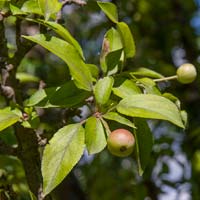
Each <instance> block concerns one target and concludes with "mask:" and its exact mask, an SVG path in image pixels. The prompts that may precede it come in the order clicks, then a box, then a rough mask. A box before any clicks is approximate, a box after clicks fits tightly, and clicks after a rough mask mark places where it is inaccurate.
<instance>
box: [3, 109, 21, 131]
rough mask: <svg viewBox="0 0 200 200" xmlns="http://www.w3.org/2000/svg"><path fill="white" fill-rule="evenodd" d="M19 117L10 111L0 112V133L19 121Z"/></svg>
mask: <svg viewBox="0 0 200 200" xmlns="http://www.w3.org/2000/svg"><path fill="white" fill-rule="evenodd" d="M19 119H20V116H19V115H17V114H15V113H14V112H13V111H11V110H10V109H3V110H0V131H2V130H3V129H5V128H7V127H9V126H11V125H13V124H15V123H16V122H17V121H19Z"/></svg>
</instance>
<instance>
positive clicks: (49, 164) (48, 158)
mask: <svg viewBox="0 0 200 200" xmlns="http://www.w3.org/2000/svg"><path fill="white" fill-rule="evenodd" d="M84 140H85V139H84V129H83V127H82V126H81V125H80V124H70V125H67V126H65V127H63V128H61V129H60V130H58V132H56V133H55V134H54V136H53V138H52V139H51V140H50V141H49V144H47V145H46V147H45V149H44V153H43V157H42V176H43V189H44V194H45V195H47V194H49V193H50V192H51V191H52V190H53V189H54V188H55V187H56V186H57V185H58V184H60V183H61V181H62V180H63V179H64V178H65V177H66V176H67V174H68V173H69V172H70V171H71V170H72V168H73V167H74V165H75V164H76V163H77V162H78V161H79V160H80V158H81V156H82V154H83V150H84V146H85V145H84Z"/></svg>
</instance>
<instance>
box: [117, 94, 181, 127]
mask: <svg viewBox="0 0 200 200" xmlns="http://www.w3.org/2000/svg"><path fill="white" fill-rule="evenodd" d="M117 111H118V112H120V113H122V114H124V115H128V116H132V117H141V118H150V119H161V120H167V121H169V122H171V123H173V124H175V125H177V126H179V127H181V128H184V125H183V123H182V120H181V115H180V112H179V110H178V108H177V106H176V105H175V104H174V103H172V102H171V101H170V100H168V99H166V98H164V97H162V96H158V95H152V94H136V95H131V96H128V97H126V98H125V99H122V100H121V101H120V102H119V104H118V105H117Z"/></svg>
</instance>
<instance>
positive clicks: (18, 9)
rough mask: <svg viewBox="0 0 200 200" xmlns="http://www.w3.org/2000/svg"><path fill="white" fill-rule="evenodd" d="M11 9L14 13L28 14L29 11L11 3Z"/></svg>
mask: <svg viewBox="0 0 200 200" xmlns="http://www.w3.org/2000/svg"><path fill="white" fill-rule="evenodd" d="M10 11H11V12H12V14H13V15H26V14H27V13H26V12H24V11H22V10H21V9H20V8H18V7H17V6H15V5H13V4H11V3H10Z"/></svg>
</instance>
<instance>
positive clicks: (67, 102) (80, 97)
mask: <svg viewBox="0 0 200 200" xmlns="http://www.w3.org/2000/svg"><path fill="white" fill-rule="evenodd" d="M89 94H90V93H89V92H87V91H84V90H80V89H78V88H77V87H76V86H75V84H74V82H73V81H69V82H67V83H65V84H64V85H61V86H59V87H51V88H46V89H41V90H38V91H37V92H36V93H34V94H33V95H32V96H31V97H30V98H29V99H28V100H27V101H26V106H37V107H43V108H48V107H58V106H59V107H60V106H62V107H73V106H75V105H78V104H80V103H81V102H82V101H84V99H86V98H87V97H89Z"/></svg>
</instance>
